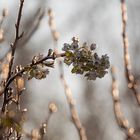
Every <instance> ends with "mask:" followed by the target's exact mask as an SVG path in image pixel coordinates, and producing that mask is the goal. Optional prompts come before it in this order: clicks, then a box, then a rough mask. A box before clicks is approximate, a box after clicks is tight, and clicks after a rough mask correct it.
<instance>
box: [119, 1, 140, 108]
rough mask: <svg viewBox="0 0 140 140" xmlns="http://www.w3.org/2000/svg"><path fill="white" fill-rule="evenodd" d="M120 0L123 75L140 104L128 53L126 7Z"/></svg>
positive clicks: (139, 96) (139, 95)
mask: <svg viewBox="0 0 140 140" xmlns="http://www.w3.org/2000/svg"><path fill="white" fill-rule="evenodd" d="M120 1H121V11H122V39H123V49H124V66H125V75H126V79H127V82H128V87H129V88H130V89H131V90H132V91H133V93H134V94H135V96H136V99H137V102H138V104H139V105H140V94H139V93H138V89H137V87H138V85H137V84H136V81H135V78H134V75H133V74H132V70H131V62H130V55H129V51H128V47H129V40H128V36H127V33H126V24H127V7H126V2H125V0H120Z"/></svg>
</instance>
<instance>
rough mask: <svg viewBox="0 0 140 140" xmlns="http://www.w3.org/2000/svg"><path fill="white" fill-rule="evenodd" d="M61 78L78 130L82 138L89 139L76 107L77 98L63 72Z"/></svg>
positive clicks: (83, 139) (82, 139) (81, 139)
mask: <svg viewBox="0 0 140 140" xmlns="http://www.w3.org/2000/svg"><path fill="white" fill-rule="evenodd" d="M60 78H61V81H62V83H63V86H64V90H65V95H66V98H67V102H68V104H69V108H70V112H71V118H72V121H73V123H74V125H75V127H76V128H77V130H78V132H79V136H80V140H87V136H86V132H85V128H84V127H83V126H82V123H81V121H80V118H79V115H78V113H77V109H76V107H75V100H74V99H73V97H72V92H71V89H70V88H69V86H68V85H67V82H66V80H65V78H64V75H62V74H61V77H60Z"/></svg>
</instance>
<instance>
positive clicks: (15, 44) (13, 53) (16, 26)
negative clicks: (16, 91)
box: [2, 0, 24, 112]
mask: <svg viewBox="0 0 140 140" xmlns="http://www.w3.org/2000/svg"><path fill="white" fill-rule="evenodd" d="M23 3H24V0H20V7H19V11H18V17H17V22H16V24H15V28H16V35H15V40H14V43H12V44H11V49H12V50H11V60H10V62H9V71H8V77H7V80H6V81H8V80H9V78H10V76H11V71H12V66H13V61H14V55H15V50H16V46H17V43H18V40H19V39H20V38H21V37H22V36H23V33H21V34H20V33H19V28H20V21H21V16H22V9H23ZM6 100H7V92H5V94H4V101H3V106H2V112H5V106H6V104H7V101H6Z"/></svg>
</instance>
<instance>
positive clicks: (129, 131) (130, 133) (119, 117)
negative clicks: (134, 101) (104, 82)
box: [111, 67, 140, 140]
mask: <svg viewBox="0 0 140 140" xmlns="http://www.w3.org/2000/svg"><path fill="white" fill-rule="evenodd" d="M115 72H116V68H115V67H112V69H111V75H112V99H113V105H114V114H115V117H116V121H117V124H118V126H119V127H120V129H123V130H124V132H125V134H126V136H127V138H130V139H132V140H139V139H140V138H139V137H138V136H137V135H136V134H135V129H134V128H133V127H130V126H129V122H128V120H127V119H126V118H125V117H124V115H123V112H122V110H121V102H120V97H119V89H118V83H117V81H116V78H115Z"/></svg>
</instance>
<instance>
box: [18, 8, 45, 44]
mask: <svg viewBox="0 0 140 140" xmlns="http://www.w3.org/2000/svg"><path fill="white" fill-rule="evenodd" d="M44 15H45V10H44V9H43V8H39V9H38V10H37V12H36V14H35V17H34V20H33V21H32V26H31V29H30V30H28V31H27V33H26V34H25V36H24V38H23V40H22V41H21V42H20V44H21V45H22V46H24V45H25V44H27V43H28V42H29V40H30V39H31V37H32V36H33V35H34V34H35V32H36V31H37V29H38V27H39V25H40V23H41V21H42V19H43V17H44Z"/></svg>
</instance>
